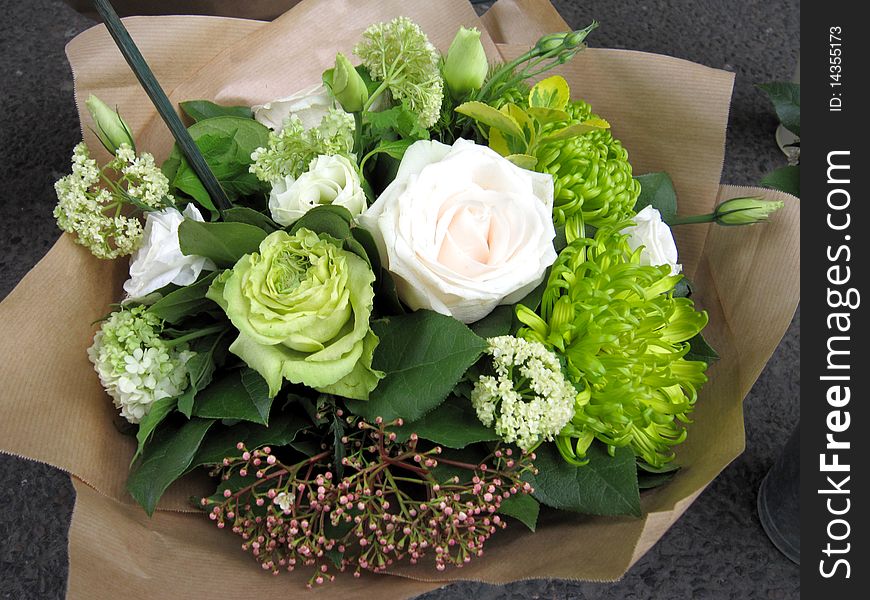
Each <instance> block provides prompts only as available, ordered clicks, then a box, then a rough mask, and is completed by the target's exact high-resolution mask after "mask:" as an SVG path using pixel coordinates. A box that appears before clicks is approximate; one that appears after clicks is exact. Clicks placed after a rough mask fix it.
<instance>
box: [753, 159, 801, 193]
mask: <svg viewBox="0 0 870 600" xmlns="http://www.w3.org/2000/svg"><path fill="white" fill-rule="evenodd" d="M761 185H763V186H764V187H769V188H773V189H775V190H779V191H781V192H785V193H787V194H791V195H792V196H797V197H798V198H800V196H801V169H800V167H799V166H797V165H789V166H787V167H780V168H779V169H776V170H775V171H772V172H771V173H768V174H767V175H765V176H764V179H762V180H761Z"/></svg>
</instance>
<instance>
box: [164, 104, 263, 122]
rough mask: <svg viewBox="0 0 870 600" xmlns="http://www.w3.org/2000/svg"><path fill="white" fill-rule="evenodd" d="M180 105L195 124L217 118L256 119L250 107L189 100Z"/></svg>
mask: <svg viewBox="0 0 870 600" xmlns="http://www.w3.org/2000/svg"><path fill="white" fill-rule="evenodd" d="M178 105H179V106H180V107H181V110H182V111H183V112H184V114H186V115H187V116H188V117H190V118H191V119H193V121H194V123H197V122H199V121H205V120H206V119H214V118H215V117H240V118H242V119H253V118H254V115H253V113H252V112H251V108H250V107H249V106H222V105H220V104H215V103H214V102H209V101H208V100H188V101H187V102H179V104H178Z"/></svg>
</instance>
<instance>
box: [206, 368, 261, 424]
mask: <svg viewBox="0 0 870 600" xmlns="http://www.w3.org/2000/svg"><path fill="white" fill-rule="evenodd" d="M271 407H272V398H269V387H268V385H266V382H265V381H263V378H262V377H260V375H259V373H257V372H256V371H253V370H251V369H243V370H241V371H233V372H231V373H229V374H227V375H225V376H224V377H223V378H222V379H220V380H218V381H216V382H214V383H212V384H211V385H209V386H208V387H207V388H205V389H204V390H202V391H200V392H199V393H198V394H197V396H196V402H195V403H194V405H193V414H194V415H195V416H197V417H207V418H210V419H241V420H243V421H252V422H254V423H260V424H261V425H268V424H269V409H270V408H271Z"/></svg>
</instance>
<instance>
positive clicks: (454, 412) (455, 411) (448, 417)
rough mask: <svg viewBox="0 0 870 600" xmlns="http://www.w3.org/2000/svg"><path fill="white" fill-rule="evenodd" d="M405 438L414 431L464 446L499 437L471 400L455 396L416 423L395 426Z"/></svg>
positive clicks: (449, 444)
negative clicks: (485, 423)
mask: <svg viewBox="0 0 870 600" xmlns="http://www.w3.org/2000/svg"><path fill="white" fill-rule="evenodd" d="M395 431H396V433H397V434H398V438H397V439H398V440H399V441H401V442H404V441H405V440H407V439H408V438H409V437H410V435H411V434H412V433H416V434H417V435H418V436H420V437H421V438H423V439H424V440H429V441H430V442H435V443H436V444H439V445H441V446H447V447H448V448H456V449H461V448H465V447H466V446H468V445H469V444H475V443H477V442H492V441H495V440H498V439H499V437H498V435H496V433H495V431H494V430H492V429H490V428H489V427H486V426H485V425H484V424H483V423H481V422H480V419H478V418H477V413H476V412H475V410H474V407H473V406H472V405H471V402H470V401H469V400H466V399H465V398H458V397H456V396H451V397H450V398H448V399H447V400H446V401H445V402H444V403H443V404H442V405H441V406H439V407H438V408H436V409H435V410H433V411H432V412H430V413H429V414H427V415H425V416H424V417H423V418H422V419H420V420H418V421H414V422H413V423H406V424H405V425H403V426H402V427H397V428H396V429H395Z"/></svg>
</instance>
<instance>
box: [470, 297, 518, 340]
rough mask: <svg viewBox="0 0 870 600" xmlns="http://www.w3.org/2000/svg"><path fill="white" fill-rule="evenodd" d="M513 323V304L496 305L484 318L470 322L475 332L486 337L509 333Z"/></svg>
mask: <svg viewBox="0 0 870 600" xmlns="http://www.w3.org/2000/svg"><path fill="white" fill-rule="evenodd" d="M533 310H534V309H533ZM513 325H514V307H513V305H508V304H502V305H501V306H496V307H495V308H494V309H493V311H492V312H491V313H489V314H488V315H486V316H485V317H484V318H482V319H480V320H479V321H475V322H474V323H472V324H470V325H469V327H470V328H471V330H472V331H473V332H474V333H476V334H477V335H479V336H480V337H482V338H484V339H486V338H491V337H498V336H500V335H508V334H509V333H510V332H511V329H512V328H513Z"/></svg>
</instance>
